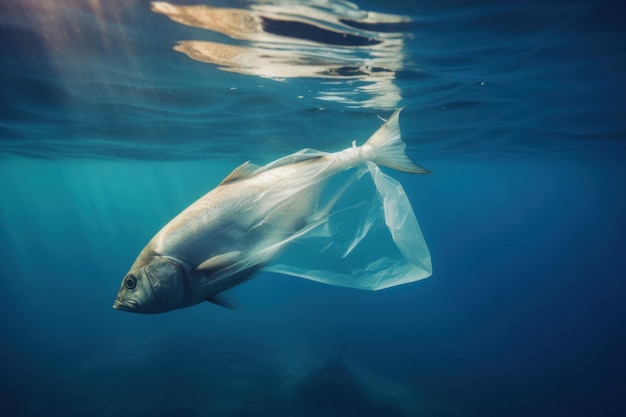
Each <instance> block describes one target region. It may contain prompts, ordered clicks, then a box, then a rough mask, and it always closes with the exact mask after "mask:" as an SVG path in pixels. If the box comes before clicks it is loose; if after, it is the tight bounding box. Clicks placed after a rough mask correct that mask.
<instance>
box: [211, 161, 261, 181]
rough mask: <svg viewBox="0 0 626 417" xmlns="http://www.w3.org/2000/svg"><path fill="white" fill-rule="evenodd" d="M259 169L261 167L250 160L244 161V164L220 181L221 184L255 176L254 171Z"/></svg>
mask: <svg viewBox="0 0 626 417" xmlns="http://www.w3.org/2000/svg"><path fill="white" fill-rule="evenodd" d="M258 169H259V167H258V166H256V165H254V164H252V163H250V161H247V162H244V163H243V164H241V165H239V166H238V167H237V168H235V169H234V170H233V172H231V173H230V174H228V175H227V176H226V178H224V179H223V180H222V182H220V184H219V185H224V184H228V183H229V182H234V181H238V180H241V179H244V178H249V177H251V176H253V175H254V173H255V172H256V171H257V170H258Z"/></svg>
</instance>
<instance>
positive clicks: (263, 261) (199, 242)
mask: <svg viewBox="0 0 626 417" xmlns="http://www.w3.org/2000/svg"><path fill="white" fill-rule="evenodd" d="M400 111H401V109H398V110H396V111H395V112H394V113H393V115H392V116H391V117H390V118H389V120H387V121H386V122H385V124H384V125H383V126H382V127H381V128H380V129H378V130H377V131H376V133H374V134H373V135H372V136H371V137H370V138H369V140H368V141H367V142H366V143H365V144H363V145H362V146H356V144H355V143H353V145H352V147H350V148H348V149H345V150H343V151H340V152H336V153H324V152H317V151H312V150H303V151H300V152H298V153H296V154H293V155H290V156H287V157H284V158H282V159H279V160H277V161H275V162H272V163H270V164H268V165H266V166H264V167H256V166H254V165H252V164H250V163H249V162H246V163H244V164H243V165H241V166H239V167H238V168H236V169H235V170H234V171H233V172H232V173H231V174H230V175H228V176H227V177H226V178H225V179H224V180H223V181H222V182H221V183H220V184H219V185H218V186H217V187H216V188H214V189H213V190H211V191H210V192H208V193H207V194H205V195H204V196H203V197H201V198H200V199H199V200H197V201H196V202H195V203H193V204H192V205H190V206H189V207H187V208H186V209H185V210H183V211H182V212H181V213H180V214H179V215H178V216H176V217H175V218H174V219H172V220H171V221H170V222H169V223H168V224H167V225H166V226H165V227H163V229H161V230H160V231H159V232H158V233H157V234H156V235H155V236H154V237H153V238H152V239H151V240H150V242H148V244H147V245H146V246H145V247H144V248H143V250H142V251H141V253H140V254H139V256H138V257H137V259H136V260H135V262H134V263H133V265H132V266H131V268H130V270H129V271H128V273H127V274H126V276H125V277H124V279H123V280H122V283H121V287H120V290H119V292H118V294H117V298H116V300H115V303H114V305H113V308H115V309H117V310H123V311H130V312H134V313H161V312H166V311H170V310H174V309H179V308H184V307H189V306H192V305H195V304H198V303H201V302H203V301H209V302H212V303H215V304H218V305H221V306H224V307H229V308H234V306H233V305H232V304H231V303H230V301H229V300H228V298H226V297H224V296H223V295H222V293H223V292H224V291H226V290H229V289H230V288H233V287H235V286H237V285H239V284H241V283H243V282H245V281H247V280H249V279H250V278H252V276H253V275H254V274H255V273H256V272H258V271H259V270H260V269H261V268H263V267H264V266H265V265H267V264H268V263H269V262H271V261H272V260H274V259H275V258H276V257H277V256H278V255H279V253H280V252H281V250H282V249H283V248H284V247H286V245H288V244H289V243H290V242H292V241H293V240H294V239H296V238H297V237H299V236H301V235H303V234H305V233H306V232H307V231H308V230H310V229H311V228H313V227H315V226H316V225H317V224H319V222H321V221H323V219H324V217H325V216H326V215H327V214H328V212H329V211H330V210H332V202H331V203H329V204H328V205H327V206H326V207H323V208H319V207H318V197H319V195H320V193H321V191H322V189H323V188H324V186H325V185H326V184H327V182H328V181H327V180H328V179H329V178H331V177H332V176H333V175H335V174H338V173H339V172H342V171H345V170H348V169H351V168H355V167H359V166H363V165H365V164H368V163H374V164H376V165H380V166H385V167H389V168H392V169H395V170H399V171H404V172H409V173H416V174H424V173H427V172H428V171H427V170H425V169H424V168H422V167H420V166H419V165H417V164H415V163H414V162H413V161H411V160H410V159H409V157H408V156H407V155H406V153H405V149H406V144H405V143H404V142H403V141H402V139H401V137H400V127H399V121H398V117H399V114H400ZM339 193H341V191H339ZM411 215H412V212H411ZM428 262H430V257H428ZM429 274H430V273H428V275H429Z"/></svg>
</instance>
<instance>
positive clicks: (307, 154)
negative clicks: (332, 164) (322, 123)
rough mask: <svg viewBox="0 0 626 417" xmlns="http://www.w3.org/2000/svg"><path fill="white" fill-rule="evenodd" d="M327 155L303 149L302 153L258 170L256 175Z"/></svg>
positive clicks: (285, 157) (286, 157)
mask: <svg viewBox="0 0 626 417" xmlns="http://www.w3.org/2000/svg"><path fill="white" fill-rule="evenodd" d="M326 155H328V153H327V152H321V151H316V150H315V149H309V148H306V149H302V150H301V151H298V152H296V153H292V154H291V155H287V156H283V157H282V158H280V159H277V160H275V161H274V162H270V163H269V164H267V165H265V166H262V167H261V168H258V170H257V171H256V172H255V173H254V174H255V175H256V174H260V173H261V172H265V171H269V170H270V169H274V168H278V167H283V166H286V165H290V164H297V163H298V162H303V161H308V160H311V159H317V158H321V157H322V156H326Z"/></svg>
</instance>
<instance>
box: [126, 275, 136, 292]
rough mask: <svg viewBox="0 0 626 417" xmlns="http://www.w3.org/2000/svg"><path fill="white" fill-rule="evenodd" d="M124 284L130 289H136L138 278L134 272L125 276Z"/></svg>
mask: <svg viewBox="0 0 626 417" xmlns="http://www.w3.org/2000/svg"><path fill="white" fill-rule="evenodd" d="M124 286H125V287H126V288H128V289H129V290H134V289H135V287H136V286H137V278H136V277H135V276H134V275H133V274H128V275H127V276H126V278H124Z"/></svg>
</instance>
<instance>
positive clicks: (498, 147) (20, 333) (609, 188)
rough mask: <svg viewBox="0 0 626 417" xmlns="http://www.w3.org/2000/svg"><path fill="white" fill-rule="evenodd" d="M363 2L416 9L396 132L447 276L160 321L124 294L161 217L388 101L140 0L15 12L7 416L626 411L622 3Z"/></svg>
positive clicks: (283, 285) (7, 235) (3, 208)
mask: <svg viewBox="0 0 626 417" xmlns="http://www.w3.org/2000/svg"><path fill="white" fill-rule="evenodd" d="M93 4H97V3H93ZM222 4H224V3H222ZM59 5H61V6H59ZM68 5H69V6H68ZM359 6H360V7H361V8H362V9H365V10H379V11H385V12H390V13H398V14H405V15H410V16H412V17H413V18H414V19H415V24H414V25H413V26H411V28H410V32H409V35H410V36H409V37H408V38H407V39H406V48H407V51H406V53H407V59H406V69H405V70H404V71H401V72H400V73H398V75H397V84H398V86H399V87H400V88H401V91H402V92H403V99H402V101H401V102H400V103H399V105H403V106H406V107H407V108H406V110H405V111H404V112H403V113H402V117H401V126H402V129H403V136H404V137H405V139H406V141H407V143H408V144H409V153H410V154H411V156H412V157H414V158H415V159H416V160H417V161H418V162H419V163H420V164H422V165H424V166H425V167H427V168H428V169H430V170H431V171H432V172H433V173H432V175H429V176H419V177H414V176H410V175H407V174H398V173H391V174H392V175H393V176H394V177H395V178H397V179H399V180H400V181H401V182H402V183H403V184H404V186H405V188H406V191H407V193H408V195H409V197H410V199H411V201H412V202H413V205H414V208H415V212H416V215H417V218H418V220H419V221H420V224H421V226H422V229H423V231H424V234H425V237H426V239H427V242H428V243H429V246H430V250H431V253H432V256H433V269H434V273H433V276H432V277H431V278H428V279H426V280H423V281H420V282H418V283H415V284H410V285H405V286H401V287H397V288H392V289H388V290H384V291H381V292H365V291H356V290H349V289H345V288H338V287H331V286H325V285H321V284H316V283H313V282H308V281H304V280H300V279H296V278H291V277H284V276H279V275H275V274H269V273H261V274H260V275H259V276H258V277H257V278H255V279H254V280H252V281H251V282H249V283H247V284H245V285H244V286H242V287H241V288H239V289H238V291H237V296H238V298H239V300H240V304H241V305H242V307H243V310H242V311H238V312H233V311H229V310H225V309H222V308H219V307H216V306H213V305H209V304H208V303H207V304H206V305H200V306H196V307H193V308H189V309H185V310H180V311H175V312H171V313H167V314H162V315H156V316H143V315H132V314H126V313H122V312H117V311H114V310H112V309H111V305H112V302H113V299H114V297H115V294H116V292H117V289H118V286H119V283H120V281H121V279H122V277H123V275H124V273H125V272H126V270H127V269H128V267H129V266H130V264H131V263H132V261H133V259H134V257H135V256H136V255H137V253H138V252H139V250H140V249H141V248H142V247H143V245H144V244H145V243H146V242H147V241H148V239H149V238H150V237H151V236H152V235H153V234H154V233H155V232H156V231H157V230H158V229H159V228H160V227H161V226H162V225H163V224H164V223H165V222H166V221H167V220H169V219H170V218H171V217H173V216H174V215H175V214H177V213H178V212H179V211H180V210H181V209H183V208H184V207H186V206H187V205H188V204H189V203H191V202H192V201H193V200H195V199H196V198H197V197H199V196H200V195H202V194H203V193H204V192H206V191H207V190H208V189H210V188H212V187H213V186H215V185H216V184H217V183H219V181H220V180H221V179H222V178H223V177H224V176H225V175H226V174H227V173H228V172H230V170H232V169H233V168H234V167H235V166H237V165H238V164H239V163H241V162H242V161H245V160H247V159H253V160H254V161H255V162H257V163H265V162H269V161H271V160H272V159H275V158H277V157H279V156H282V155H283V154H285V153H288V152H293V151H296V150H298V149H300V148H304V147H314V148H319V149H322V150H330V151H332V150H338V149H341V148H343V147H347V146H349V143H350V142H351V141H352V140H354V139H357V140H359V141H361V140H364V139H365V138H367V137H368V136H369V134H371V133H372V132H373V131H374V130H375V129H376V128H377V127H378V125H379V124H380V121H379V120H378V119H377V118H376V115H377V114H380V115H383V116H386V115H388V114H389V111H388V110H384V109H349V108H345V107H343V106H342V105H341V103H332V102H321V101H319V100H317V99H316V98H315V94H313V93H311V94H307V92H309V91H313V92H315V91H317V89H321V88H322V87H321V86H320V84H319V80H314V79H307V80H287V81H275V80H268V79H260V78H255V77H247V76H243V75H239V74H231V73H225V72H221V71H218V70H216V69H215V67H212V66H210V65H207V64H202V63H198V62H194V61H191V60H189V59H188V58H186V57H184V56H183V55H181V54H178V53H176V52H174V51H172V50H171V47H172V45H173V44H174V43H175V41H176V40H179V39H188V38H194V37H200V36H201V37H202V38H203V39H212V38H211V36H213V37H215V36H216V35H212V34H211V33H208V32H207V33H205V31H201V30H198V29H191V28H185V27H182V26H180V25H177V24H175V23H173V22H171V21H169V20H167V19H166V18H165V17H163V16H160V15H155V14H153V13H151V12H149V5H148V3H147V2H131V3H128V4H126V3H125V4H124V5H117V7H118V8H117V9H115V8H113V7H112V5H110V4H108V5H105V4H102V5H101V7H102V8H101V9H100V11H99V12H98V11H97V10H96V9H94V8H90V7H87V6H86V5H85V4H83V3H82V2H78V1H76V2H73V1H64V2H58V3H55V5H48V6H45V5H40V4H39V2H34V1H32V2H29V1H25V2H20V3H19V4H18V3H17V2H11V3H10V4H8V3H7V4H3V5H2V13H1V14H0V16H1V17H0V30H1V31H2V33H1V34H0V35H1V38H2V39H4V40H10V41H8V42H7V41H4V40H3V42H2V43H1V44H0V48H1V49H0V53H1V54H2V63H1V65H0V72H1V75H2V77H3V80H4V81H3V87H2V89H1V90H0V97H1V101H0V106H1V108H0V154H1V155H2V159H0V259H1V262H0V313H1V314H0V336H1V337H0V355H1V356H0V357H1V358H2V359H0V365H1V368H0V369H2V372H1V375H0V378H1V380H0V384H1V385H0V389H1V390H2V392H3V398H4V400H3V401H4V402H3V404H2V407H3V409H2V412H1V414H2V415H7V416H26V415H40V416H48V415H49V416H56V415H70V416H72V415H76V416H78V415H92V416H111V415H122V416H126V415H128V416H139V415H141V416H169V415H172V416H185V415H187V416H192V415H196V416H202V415H225V416H260V415H273V416H283V415H284V416H287V415H302V416H313V415H330V416H335V415H337V416H350V415H354V416H363V415H376V416H382V415H385V416H394V415H407V416H413V415H415V416H418V415H419V416H451V415H461V416H486V415H488V416H503V415H506V416H528V415H534V416H537V415H545V416H548V415H549V416H552V415H585V416H586V415H620V414H624V413H626V404H625V402H624V400H623V392H624V389H625V388H626V387H625V384H624V375H625V372H626V363H625V362H626V360H625V359H624V355H623V351H624V348H625V347H626V343H625V342H626V341H625V340H624V339H625V338H626V335H625V332H624V328H625V324H626V307H625V306H624V303H623V296H624V294H625V293H626V284H625V283H624V276H626V274H625V273H624V270H625V266H626V265H625V260H624V259H625V258H624V255H625V254H626V243H625V242H624V236H625V233H626V216H625V215H624V213H626V199H625V198H624V197H625V196H624V182H625V179H626V165H625V162H626V145H625V142H624V141H625V140H626V133H625V132H626V112H625V110H624V109H625V106H624V104H625V103H624V101H625V97H626V94H625V93H626V90H625V89H624V82H625V81H624V74H626V72H625V71H626V55H625V54H624V39H626V37H625V36H624V33H623V29H622V23H621V20H620V16H621V15H620V14H619V13H618V11H619V10H620V9H619V3H617V2H608V1H604V2H597V1H593V2H592V1H589V2H585V1H577V2H558V1H551V2H529V1H526V2H512V3H510V2H508V3H500V2H493V3H491V2H486V1H475V2H471V3H469V2H453V1H445V2H437V3H436V4H422V3H407V2H400V1H398V2H387V3H386V4H385V5H384V6H383V5H380V4H378V2H375V1H363V2H359ZM232 88H236V90H234V89H232ZM345 88H347V89H349V88H351V86H350V84H349V83H346V85H345ZM299 95H304V97H303V98H302V99H298V98H297V97H298V96H299ZM385 404H386V405H385ZM324 413H326V414H324ZM367 413H369V414H367Z"/></svg>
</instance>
